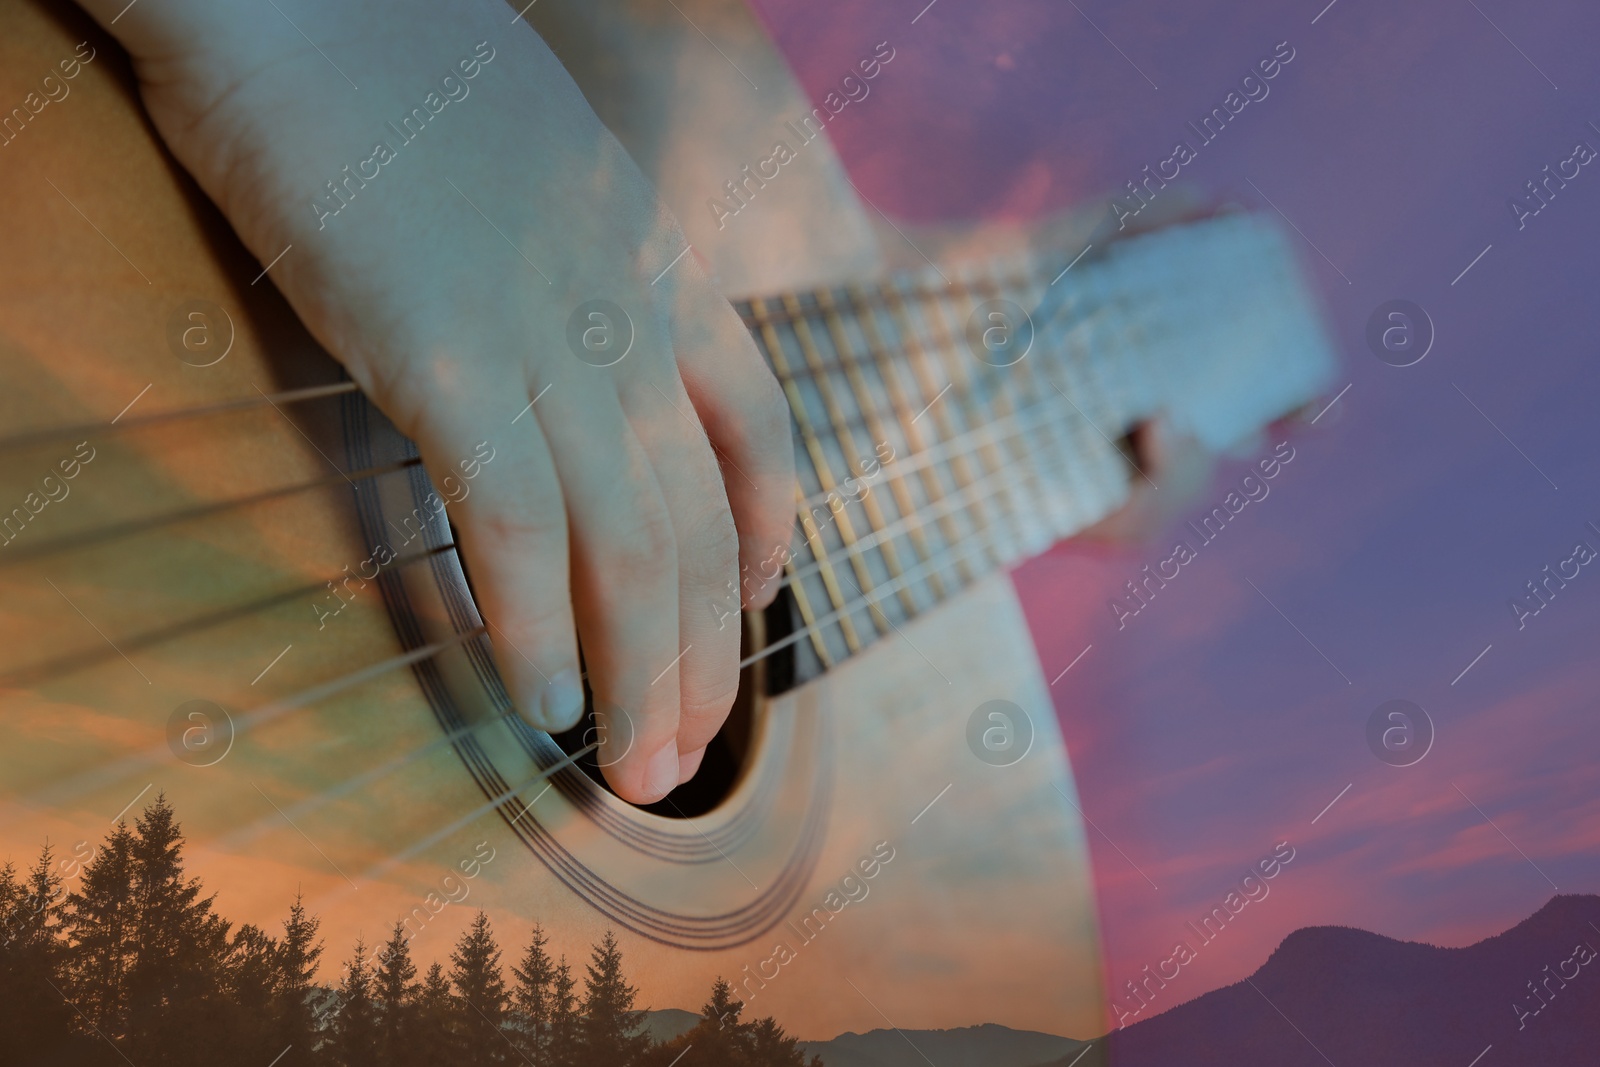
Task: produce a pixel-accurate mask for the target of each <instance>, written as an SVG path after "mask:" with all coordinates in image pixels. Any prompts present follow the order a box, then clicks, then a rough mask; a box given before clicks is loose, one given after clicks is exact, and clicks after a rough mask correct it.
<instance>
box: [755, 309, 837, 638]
mask: <svg viewBox="0 0 1600 1067" xmlns="http://www.w3.org/2000/svg"><path fill="white" fill-rule="evenodd" d="M750 304H751V307H752V309H753V310H754V311H756V312H757V314H760V313H761V312H762V311H764V309H765V305H766V302H765V301H764V300H760V299H756V300H752V301H751V302H750ZM761 330H762V335H763V338H764V340H765V341H766V347H767V358H769V359H770V360H772V363H773V366H775V367H777V368H778V369H779V370H780V371H782V372H784V373H787V372H788V357H787V356H786V355H785V353H784V350H783V341H782V338H781V337H780V336H779V334H778V331H777V328H776V326H775V324H773V323H771V322H766V323H764V324H763V325H762V326H761ZM802 384H803V383H801V382H799V381H797V380H795V379H794V378H793V377H792V376H791V377H790V378H789V379H788V380H786V381H784V382H783V390H784V393H785V394H786V395H787V396H788V399H789V408H790V411H791V413H792V414H793V415H794V420H795V426H796V429H797V430H798V432H799V434H800V440H801V442H802V443H803V444H804V445H805V449H806V454H807V455H808V456H809V457H810V459H811V467H812V470H813V472H814V473H815V476H816V478H817V480H818V483H819V485H820V486H821V488H822V490H823V491H824V492H832V490H833V488H834V486H833V474H832V468H831V467H830V465H829V463H828V456H827V453H826V451H825V450H824V448H823V444H822V442H821V440H819V439H818V437H817V435H816V433H815V432H814V431H813V430H812V423H811V417H810V415H809V414H808V413H807V405H806V403H805V400H804V398H803V396H802V395H801V385H802ZM796 496H797V501H804V500H805V499H806V493H805V491H804V488H803V487H801V488H798V489H797V490H796ZM829 510H830V511H832V512H833V513H834V514H835V515H836V517H837V519H838V524H837V525H839V526H843V525H845V524H847V523H848V521H849V517H848V515H847V514H845V512H844V511H843V509H842V508H841V509H834V508H832V507H831V506H830V509H829ZM798 516H799V520H800V529H801V532H802V533H803V534H804V536H805V540H806V543H807V545H808V546H809V547H810V549H811V555H812V557H813V559H815V560H816V561H817V563H818V564H820V568H819V570H818V573H819V574H820V576H821V578H822V584H823V587H824V589H825V590H826V592H827V596H828V600H829V601H830V602H831V603H832V604H833V606H834V608H835V609H836V610H838V611H840V612H842V614H840V616H839V619H838V626H839V632H840V634H841V635H842V636H843V637H844V643H845V647H846V649H847V651H848V652H849V653H851V654H853V653H856V652H859V651H860V650H861V648H862V642H861V638H860V635H859V634H857V633H856V626H855V620H854V619H852V618H851V616H850V614H849V613H848V612H845V611H844V607H845V600H844V595H843V593H842V592H841V591H840V589H839V579H838V575H837V574H835V572H834V568H833V565H832V563H831V562H830V561H829V558H828V549H827V545H826V543H825V541H824V528H821V527H819V526H818V524H817V523H816V521H815V520H814V519H813V518H812V517H811V513H810V511H808V510H807V509H806V508H805V507H804V506H803V505H802V506H801V507H800V509H799V512H798ZM834 526H835V523H829V526H828V527H827V529H832V528H833V527H834ZM825 636H826V635H824V637H825Z"/></svg>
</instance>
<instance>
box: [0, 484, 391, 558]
mask: <svg viewBox="0 0 1600 1067" xmlns="http://www.w3.org/2000/svg"><path fill="white" fill-rule="evenodd" d="M421 463H422V460H421V459H419V458H417V457H412V458H410V459H402V460H400V461H398V462H396V463H388V464H384V465H383V466H379V467H367V468H365V469H363V470H359V471H350V472H349V473H345V472H344V471H342V470H341V471H340V472H338V473H337V474H330V475H327V476H326V477H322V478H313V479H312V480H311V481H308V482H297V483H296V484H294V485H285V486H279V487H277V488H275V489H264V490H262V491H261V492H259V493H252V494H249V495H247V496H241V497H231V498H229V499H227V500H214V501H209V502H207V503H204V504H196V505H195V506H193V507H190V508H182V509H179V510H177V511H169V512H167V513H166V514H164V515H152V516H149V517H146V518H139V519H129V520H128V521H126V522H120V523H112V524H111V525H109V526H100V527H96V528H94V529H90V530H83V531H80V532H78V533H72V534H66V535H63V536H61V537H57V538H55V539H54V540H51V541H43V542H41V543H39V544H37V545H27V546H24V547H23V548H21V549H19V550H17V551H16V552H14V553H7V554H5V555H3V556H0V569H3V568H5V567H13V566H16V565H18V564H22V563H28V562H32V561H33V560H37V559H42V558H45V557H47V556H53V555H57V554H59V553H62V552H71V551H74V550H77V549H81V548H91V547H93V546H94V545H98V544H103V543H106V542H109V541H117V540H121V539H122V538H124V537H134V536H137V535H138V534H142V533H149V532H150V531H152V530H158V529H160V528H161V527H163V526H172V525H175V524H177V523H182V522H189V521H192V520H194V519H203V518H208V517H210V516H214V515H222V514H226V513H227V512H230V511H239V510H242V509H244V508H248V507H253V506H255V505H256V504H265V503H267V502H268V501H272V500H278V499H281V498H283V497H289V496H295V495H297V494H299V493H307V492H310V491H312V490H314V489H321V488H324V487H327V486H338V485H340V484H343V483H349V484H354V483H356V482H363V481H366V480H368V479H370V478H379V477H382V476H383V475H385V474H393V473H395V472H396V471H402V470H406V469H407V468H410V467H416V466H419V465H421Z"/></svg>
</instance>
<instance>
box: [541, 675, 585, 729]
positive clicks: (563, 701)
mask: <svg viewBox="0 0 1600 1067" xmlns="http://www.w3.org/2000/svg"><path fill="white" fill-rule="evenodd" d="M582 715H583V686H582V685H581V684H580V683H579V681H578V672H577V671H575V670H572V669H571V668H570V667H569V668H568V669H566V670H564V671H561V672H560V673H559V674H557V675H556V676H555V677H554V678H552V679H550V683H549V684H548V685H546V686H545V687H544V692H542V693H540V694H539V718H541V719H543V720H544V729H546V730H548V731H550V732H551V733H559V732H560V731H562V730H570V729H572V727H574V726H576V725H577V724H578V719H579V718H581V717H582Z"/></svg>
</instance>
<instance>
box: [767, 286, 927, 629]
mask: <svg viewBox="0 0 1600 1067" xmlns="http://www.w3.org/2000/svg"><path fill="white" fill-rule="evenodd" d="M789 306H790V303H789V301H787V300H786V301H785V307H789ZM816 311H817V314H818V315H819V316H820V317H821V318H822V321H823V324H824V327H825V332H824V335H823V336H825V337H827V338H828V339H829V341H830V342H831V343H832V345H833V347H834V349H835V354H836V355H838V356H840V357H841V362H840V363H838V364H835V366H837V367H838V368H839V370H840V371H842V372H843V376H844V379H845V382H846V384H847V385H848V386H849V389H848V390H847V391H845V395H847V396H848V397H849V398H850V399H852V400H853V401H854V403H855V407H856V412H857V414H858V415H859V417H860V419H859V421H861V422H864V423H865V424H866V426H867V428H868V429H869V431H870V432H871V433H872V434H873V435H874V436H875V437H876V439H877V441H879V442H883V443H887V442H888V438H887V437H886V436H884V435H883V433H882V432H881V431H882V426H881V423H880V420H879V418H878V413H877V410H876V408H877V400H876V398H875V397H874V396H873V395H872V391H871V388H870V386H869V385H868V384H867V382H866V380H865V378H864V377H863V375H862V373H861V370H860V368H845V367H844V366H843V365H842V356H843V351H844V348H843V346H844V345H845V344H847V343H848V338H846V337H845V336H843V333H842V331H841V330H839V329H838V328H837V327H838V325H839V323H838V318H839V316H838V313H837V310H836V309H835V308H834V306H833V304H832V301H831V299H830V300H829V301H828V302H827V303H826V304H824V302H823V300H822V298H821V294H819V297H818V301H817V308H816ZM798 321H799V322H801V323H804V322H805V321H806V320H805V319H804V318H801V319H800V320H798ZM804 329H805V331H806V335H807V337H809V336H810V327H809V325H806V326H805V327H804ZM806 357H807V359H808V360H810V361H811V366H812V369H813V370H814V371H816V372H817V373H818V374H819V376H821V377H823V378H824V380H827V379H828V378H830V377H831V375H826V374H823V372H822V368H823V366H824V364H823V356H822V352H821V351H820V347H819V346H818V345H815V344H813V345H811V346H810V347H808V348H807V349H806ZM824 400H826V401H828V402H830V403H831V405H832V418H833V419H834V421H835V425H840V426H842V425H846V424H850V423H854V422H856V421H857V420H854V419H851V418H850V417H849V416H848V415H846V413H845V412H844V410H843V407H842V405H841V404H840V401H839V398H838V397H836V396H835V395H834V391H833V389H832V388H831V386H830V387H829V388H827V389H826V390H825V391H824ZM843 438H844V441H845V442H846V443H847V444H848V445H849V448H848V451H847V459H848V461H849V463H850V464H851V466H852V467H853V468H854V469H855V470H856V471H857V474H858V476H860V475H861V474H863V473H864V472H865V471H866V469H867V468H866V464H865V463H863V462H862V460H861V457H860V455H859V453H858V452H857V451H856V449H855V447H854V439H853V437H852V436H851V435H849V434H844V435H843ZM877 447H878V446H877V445H874V446H873V449H874V451H873V457H872V460H873V462H874V463H875V464H877V463H878V454H877ZM879 467H880V468H881V464H879ZM897 483H898V479H896V484H897ZM898 489H899V494H898V496H897V497H896V499H895V500H894V501H893V503H894V504H895V507H896V511H897V515H896V518H897V519H898V518H899V517H901V516H904V515H905V514H907V513H908V512H909V511H910V510H911V502H910V498H909V496H908V495H906V494H905V492H904V486H898ZM891 496H895V493H894V491H893V490H891ZM858 502H859V506H860V507H861V508H862V510H863V511H864V512H865V514H866V517H867V523H868V525H869V526H870V527H871V528H872V530H873V532H874V533H881V532H882V531H883V530H884V529H885V528H886V527H888V526H889V525H890V522H891V520H890V519H888V518H887V517H886V516H885V514H884V509H883V505H882V502H881V501H880V500H879V497H878V495H877V494H874V493H873V492H872V490H871V487H870V486H869V487H867V488H866V490H865V491H864V492H862V493H861V494H860V495H859V497H858ZM878 555H879V558H881V559H882V561H883V563H884V567H885V570H886V571H887V575H888V578H889V579H890V580H891V581H892V580H894V579H897V578H899V577H900V576H901V575H902V574H904V573H905V565H904V564H903V562H902V561H901V558H900V549H899V546H898V545H897V544H896V543H895V541H894V540H893V539H892V538H891V539H888V540H885V541H883V542H882V548H881V549H880V551H879V554H878ZM899 602H900V606H901V608H902V610H903V613H904V614H903V616H902V620H905V619H910V618H911V617H913V616H914V615H916V614H917V612H918V606H917V600H916V595H915V591H914V590H913V589H911V588H910V587H908V586H902V587H901V588H900V591H899ZM883 621H884V622H887V621H888V620H887V616H885V617H884V620H883Z"/></svg>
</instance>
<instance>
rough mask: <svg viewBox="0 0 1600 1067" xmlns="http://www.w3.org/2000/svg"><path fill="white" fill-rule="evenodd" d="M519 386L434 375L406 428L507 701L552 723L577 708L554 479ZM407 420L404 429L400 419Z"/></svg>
mask: <svg viewBox="0 0 1600 1067" xmlns="http://www.w3.org/2000/svg"><path fill="white" fill-rule="evenodd" d="M525 393H526V390H525V389H524V388H523V387H522V384H521V383H520V382H519V383H517V385H516V386H514V387H512V388H509V389H506V388H488V387H476V386H472V385H467V386H464V387H458V386H455V385H452V384H443V383H442V384H441V392H440V393H439V395H438V396H437V397H435V398H434V399H433V401H432V402H431V403H430V404H429V405H428V406H427V409H426V411H425V412H424V413H422V414H421V415H420V416H419V418H418V420H417V422H416V425H414V426H412V427H410V428H409V429H408V430H407V432H411V433H413V436H415V438H416V440H417V442H418V445H419V447H420V448H421V450H422V457H423V463H424V465H425V466H426V467H427V470H428V473H429V475H430V476H431V477H432V479H433V483H434V487H435V490H436V491H437V493H438V494H439V496H440V497H441V498H442V499H443V500H444V501H445V502H446V504H447V505H448V507H449V511H450V516H451V518H452V519H453V520H454V522H455V524H456V529H457V533H458V536H459V538H460V543H461V551H462V554H463V555H464V556H465V558H466V565H467V571H468V573H469V574H471V575H472V577H473V593H474V596H475V598H476V600H477V602H478V606H479V608H480V609H481V611H482V613H483V617H484V620H485V622H486V623H487V624H488V628H489V639H490V642H491V644H492V645H493V646H494V654H495V662H496V663H497V664H498V666H499V668H500V674H501V677H502V678H504V679H505V682H506V689H507V692H508V693H509V695H510V697H511V702H512V704H513V706H514V707H515V708H516V710H517V712H518V714H520V715H521V716H522V717H523V718H524V719H525V720H526V721H527V722H529V723H530V724H531V725H533V726H535V727H537V728H539V729H543V730H549V731H552V732H557V731H561V730H565V729H568V728H570V727H572V726H573V725H575V724H576V723H577V721H578V719H579V717H580V716H581V715H582V713H583V686H582V683H581V681H580V679H579V674H578V651H577V642H576V638H575V636H574V631H573V620H572V608H571V603H572V597H571V591H570V588H569V583H568V571H569V568H568V559H569V555H568V536H567V518H566V512H565V509H564V507H563V505H562V492H561V483H560V481H559V479H558V478H557V476H556V470H555V466H554V464H553V463H552V462H551V458H550V451H549V448H548V446H547V445H546V442H545V439H544V436H543V435H542V433H541V432H540V430H539V424H538V422H537V420H535V419H533V418H529V417H527V416H526V415H523V416H522V417H520V418H516V419H515V421H512V419H513V418H514V417H515V416H516V415H517V411H516V409H517V408H520V407H521V405H520V404H513V403H508V399H509V398H510V397H521V396H523V395H524V394H525ZM402 429H406V428H405V427H402Z"/></svg>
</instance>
